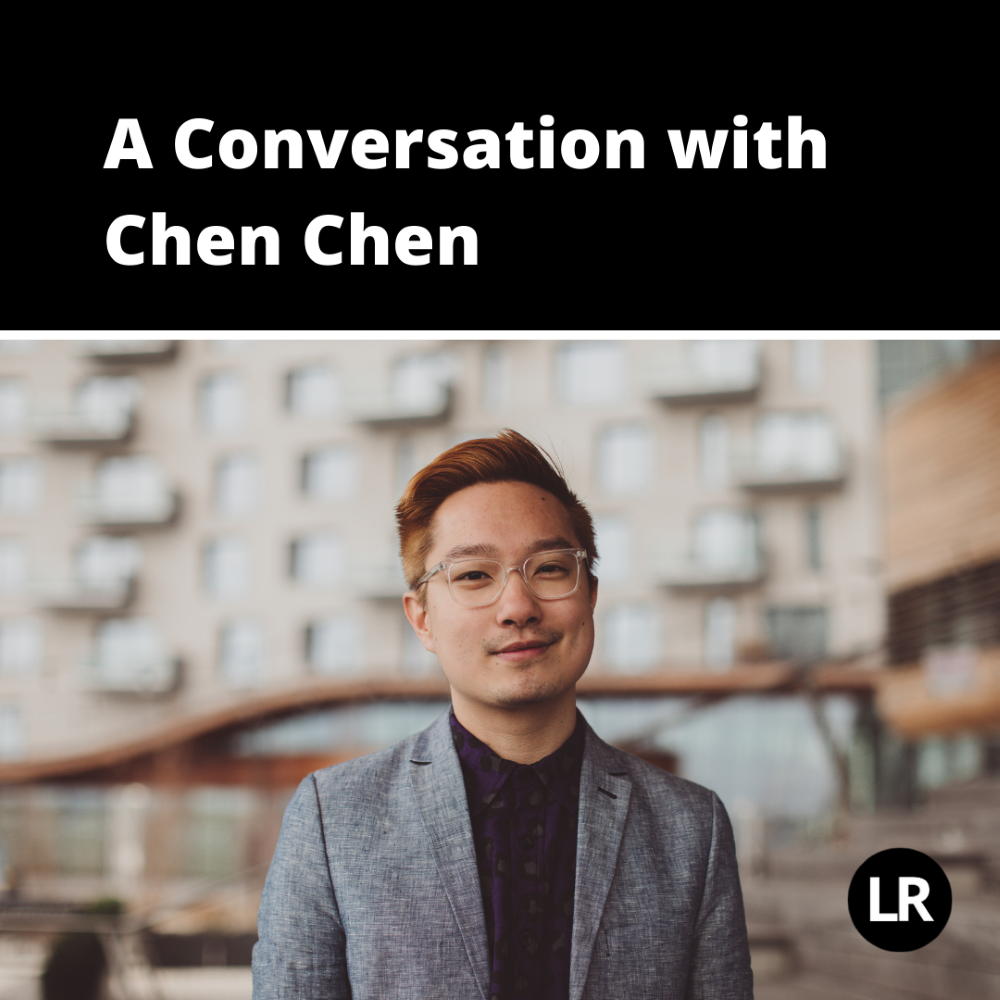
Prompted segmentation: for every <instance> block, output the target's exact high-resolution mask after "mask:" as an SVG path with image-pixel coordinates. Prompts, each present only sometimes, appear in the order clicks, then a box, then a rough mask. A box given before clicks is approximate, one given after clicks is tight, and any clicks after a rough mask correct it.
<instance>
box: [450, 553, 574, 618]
mask: <svg viewBox="0 0 1000 1000" xmlns="http://www.w3.org/2000/svg"><path fill="white" fill-rule="evenodd" d="M523 572H524V582H525V583H526V584H527V585H528V589H529V590H531V591H532V593H534V594H535V596H536V597H541V598H542V599H544V600H555V599H556V598H559V597H568V596H569V595H570V594H572V593H573V591H574V590H576V587H577V584H578V583H579V579H580V561H579V559H577V557H576V554H575V553H574V552H572V551H569V552H539V553H537V554H536V555H533V556H532V557H531V558H530V559H528V561H527V562H526V563H525V564H524V568H523ZM503 582H504V566H503V564H502V563H499V562H497V561H496V560H494V559H460V560H459V561H458V562H455V563H452V564H451V567H450V568H449V571H448V584H449V586H450V587H451V593H452V596H453V597H454V598H455V600H456V601H457V602H458V603H459V604H465V605H469V606H476V605H479V604H490V603H491V602H492V601H495V600H496V598H497V597H498V596H499V594H500V590H501V589H502V587H503Z"/></svg>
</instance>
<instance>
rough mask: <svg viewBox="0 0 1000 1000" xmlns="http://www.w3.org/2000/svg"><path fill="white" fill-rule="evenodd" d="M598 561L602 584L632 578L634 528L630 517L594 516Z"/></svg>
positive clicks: (596, 571) (597, 567)
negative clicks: (630, 523) (630, 522)
mask: <svg viewBox="0 0 1000 1000" xmlns="http://www.w3.org/2000/svg"><path fill="white" fill-rule="evenodd" d="M594 529H595V534H596V536H597V538H596V541H597V551H598V563H597V566H596V568H595V569H594V573H595V575H596V576H597V577H598V578H599V579H600V581H601V584H602V585H604V584H615V583H628V582H629V580H630V579H631V578H632V575H633V574H632V528H631V526H630V525H629V522H628V518H626V517H622V516H621V515H618V514H599V515H598V516H597V517H595V518H594Z"/></svg>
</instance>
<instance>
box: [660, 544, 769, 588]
mask: <svg viewBox="0 0 1000 1000" xmlns="http://www.w3.org/2000/svg"><path fill="white" fill-rule="evenodd" d="M766 570H767V566H766V561H765V559H764V556H763V554H760V553H757V554H754V555H748V556H744V557H742V558H734V559H732V560H730V561H723V560H707V559H699V558H697V557H696V556H692V555H678V556H668V557H665V558H664V559H662V560H661V561H660V563H659V565H658V566H656V567H655V576H656V580H657V582H658V583H659V584H660V585H661V586H664V587H671V588H673V589H675V590H711V589H724V588H737V587H751V586H754V585H756V584H759V583H761V582H762V581H763V579H764V576H765V574H766Z"/></svg>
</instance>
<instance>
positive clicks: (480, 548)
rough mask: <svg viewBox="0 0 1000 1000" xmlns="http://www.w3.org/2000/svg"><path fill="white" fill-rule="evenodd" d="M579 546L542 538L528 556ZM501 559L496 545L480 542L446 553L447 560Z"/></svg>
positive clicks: (560, 540)
mask: <svg viewBox="0 0 1000 1000" xmlns="http://www.w3.org/2000/svg"><path fill="white" fill-rule="evenodd" d="M576 548H579V546H577V545H574V544H573V543H572V542H570V541H568V540H567V539H565V538H563V537H562V535H558V536H556V537H555V538H540V539H538V540H537V541H535V542H532V543H531V545H529V546H528V549H527V552H528V555H534V553H536V552H548V551H550V550H552V549H576ZM477 556H478V557H480V558H482V559H497V560H499V559H500V550H499V549H498V548H497V547H496V546H495V545H488V544H486V543H483V542H479V543H477V544H475V545H456V546H455V547H454V548H453V549H450V550H449V551H448V552H446V553H445V559H470V558H476V557H477Z"/></svg>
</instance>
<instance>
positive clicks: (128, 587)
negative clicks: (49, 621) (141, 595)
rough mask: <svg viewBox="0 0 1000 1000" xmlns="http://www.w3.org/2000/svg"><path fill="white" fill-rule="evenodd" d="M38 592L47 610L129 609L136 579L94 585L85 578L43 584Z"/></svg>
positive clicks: (42, 604) (93, 610) (94, 610)
mask: <svg viewBox="0 0 1000 1000" xmlns="http://www.w3.org/2000/svg"><path fill="white" fill-rule="evenodd" d="M35 593H36V596H37V600H38V602H39V604H41V606H42V607H43V608H45V609H46V610H47V611H63V612H80V613H87V612H99V613H100V612H108V611H122V610H123V609H125V608H127V607H128V605H129V604H130V603H131V601H132V597H133V595H134V593H135V583H134V580H131V579H129V580H122V581H120V582H118V583H117V584H109V585H107V586H94V585H93V584H89V583H86V582H85V581H83V580H66V581H63V582H61V583H60V582H58V581H46V582H43V583H40V584H39V585H38V586H37V587H36V589H35Z"/></svg>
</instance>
